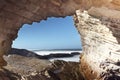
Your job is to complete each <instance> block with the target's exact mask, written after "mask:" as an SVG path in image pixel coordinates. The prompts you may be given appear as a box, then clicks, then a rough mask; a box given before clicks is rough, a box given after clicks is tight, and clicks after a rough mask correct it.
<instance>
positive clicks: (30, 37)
mask: <svg viewBox="0 0 120 80" xmlns="http://www.w3.org/2000/svg"><path fill="white" fill-rule="evenodd" d="M12 47H13V48H19V49H27V50H30V51H33V52H35V53H37V54H38V55H50V54H56V53H57V54H59V56H56V55H53V56H55V57H54V58H50V60H58V59H60V60H61V59H62V60H65V61H77V62H78V61H79V56H78V54H77V52H79V53H81V51H82V43H81V39H80V34H79V33H78V31H77V29H76V28H75V26H74V21H73V18H72V16H67V17H65V18H55V17H51V18H48V19H47V20H46V21H45V20H43V21H41V22H40V23H36V22H34V23H33V24H32V25H28V24H24V25H23V26H22V28H21V29H20V31H19V33H18V38H17V39H16V40H15V41H14V42H13V45H12ZM63 53H64V54H66V53H67V54H68V53H69V54H71V53H72V54H71V55H72V56H73V55H74V58H73V57H72V58H70V57H68V58H67V57H65V58H63V57H64V56H67V55H62V58H61V55H60V54H63ZM74 53H75V54H74ZM71 55H69V56H71ZM73 59H74V60H73Z"/></svg>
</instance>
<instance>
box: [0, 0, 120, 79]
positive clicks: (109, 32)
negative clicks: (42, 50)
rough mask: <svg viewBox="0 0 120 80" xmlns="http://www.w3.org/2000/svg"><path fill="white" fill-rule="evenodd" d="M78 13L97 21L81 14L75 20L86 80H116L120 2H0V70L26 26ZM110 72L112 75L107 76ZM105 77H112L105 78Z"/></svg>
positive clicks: (59, 0) (70, 0) (55, 0)
mask: <svg viewBox="0 0 120 80" xmlns="http://www.w3.org/2000/svg"><path fill="white" fill-rule="evenodd" d="M77 9H80V11H84V10H87V11H88V14H90V15H92V16H93V17H96V18H97V19H96V18H93V17H91V16H89V15H87V13H85V14H82V13H80V12H79V11H78V12H77V14H76V18H75V23H76V26H77V29H78V30H79V31H80V33H81V37H82V43H83V56H82V57H81V69H82V70H83V75H84V76H85V77H86V79H87V80H94V79H98V78H100V79H101V78H105V79H109V78H111V75H115V76H116V74H115V73H114V70H116V69H118V68H117V67H119V66H118V65H119V54H120V26H119V22H120V21H119V20H120V0H0V67H2V66H5V65H6V62H5V61H4V59H3V55H4V54H6V53H7V52H8V51H9V50H10V48H11V45H12V41H13V40H14V39H15V38H16V37H17V33H18V30H19V29H20V28H21V27H22V25H23V24H25V23H26V24H32V22H39V21H41V20H44V19H47V17H65V16H70V15H73V14H74V13H75V11H76V10H77ZM108 63H109V65H106V64H108ZM112 65H114V67H112ZM111 69H112V73H111V74H108V73H110V72H111ZM116 71H119V70H116ZM90 72H91V73H90ZM106 74H107V76H110V77H106V76H104V75H106ZM92 75H94V76H92ZM100 76H102V77H100ZM88 77H90V78H88Z"/></svg>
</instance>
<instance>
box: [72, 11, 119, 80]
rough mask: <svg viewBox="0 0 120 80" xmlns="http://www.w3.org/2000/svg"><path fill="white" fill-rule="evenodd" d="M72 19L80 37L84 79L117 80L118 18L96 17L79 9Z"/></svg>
mask: <svg viewBox="0 0 120 80" xmlns="http://www.w3.org/2000/svg"><path fill="white" fill-rule="evenodd" d="M74 19H75V23H76V27H77V29H78V31H79V32H80V34H81V39H82V45H83V55H82V56H81V65H80V69H81V71H82V73H83V75H84V77H85V78H86V80H119V79H120V65H116V64H117V63H120V52H119V51H118V50H120V44H119V36H118V34H119V32H120V30H119V25H120V23H119V20H116V19H112V20H111V19H109V18H106V17H102V18H101V19H100V18H99V19H96V18H94V17H92V16H89V15H88V13H87V11H85V12H81V11H80V10H78V11H77V12H76V15H75V18H74ZM116 30H117V31H116ZM118 31H119V32H118ZM116 32H117V33H116Z"/></svg>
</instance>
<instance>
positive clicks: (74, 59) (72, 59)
mask: <svg viewBox="0 0 120 80" xmlns="http://www.w3.org/2000/svg"><path fill="white" fill-rule="evenodd" d="M34 52H35V53H37V54H38V55H49V54H57V53H60V54H66V53H68V54H71V53H72V52H79V53H81V52H82V51H81V50H35V51H34ZM79 57H80V55H75V56H73V57H64V58H52V59H49V60H50V61H53V60H64V61H71V62H79V60H80V59H79Z"/></svg>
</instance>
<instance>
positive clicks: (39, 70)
mask: <svg viewBox="0 0 120 80" xmlns="http://www.w3.org/2000/svg"><path fill="white" fill-rule="evenodd" d="M4 58H5V60H6V61H7V63H8V65H7V66H6V67H4V69H3V70H0V80H84V78H83V77H82V75H81V73H80V72H79V71H80V70H79V63H78V62H65V61H60V60H58V61H54V62H49V61H48V60H41V59H37V58H35V57H24V56H20V55H9V56H5V57H4Z"/></svg>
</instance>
